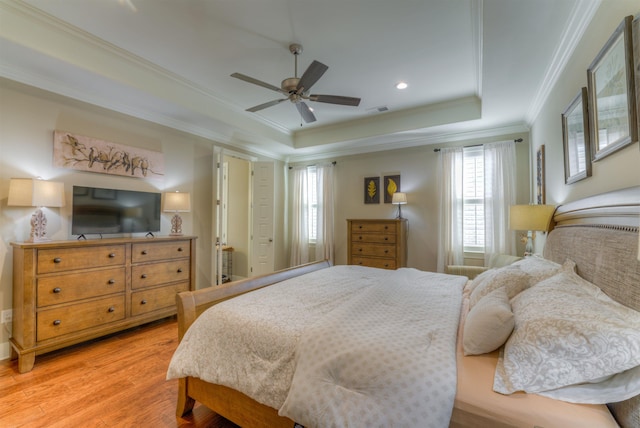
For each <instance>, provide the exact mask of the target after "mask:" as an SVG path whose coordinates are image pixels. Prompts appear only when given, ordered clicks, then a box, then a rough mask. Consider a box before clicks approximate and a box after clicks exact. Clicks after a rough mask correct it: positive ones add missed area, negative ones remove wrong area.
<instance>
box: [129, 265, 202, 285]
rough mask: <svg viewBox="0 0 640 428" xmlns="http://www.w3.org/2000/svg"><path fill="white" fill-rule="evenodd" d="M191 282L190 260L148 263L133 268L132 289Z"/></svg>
mask: <svg viewBox="0 0 640 428" xmlns="http://www.w3.org/2000/svg"><path fill="white" fill-rule="evenodd" d="M188 280H189V260H188V259H186V260H174V261H167V262H162V263H147V264H144V265H136V266H132V267H131V288H132V289H137V288H145V287H153V286H154V285H162V284H167V283H169V282H176V281H188Z"/></svg>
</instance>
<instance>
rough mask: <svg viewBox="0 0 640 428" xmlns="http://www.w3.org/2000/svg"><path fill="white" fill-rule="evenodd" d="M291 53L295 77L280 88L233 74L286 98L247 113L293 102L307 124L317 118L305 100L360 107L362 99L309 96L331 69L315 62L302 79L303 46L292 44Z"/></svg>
mask: <svg viewBox="0 0 640 428" xmlns="http://www.w3.org/2000/svg"><path fill="white" fill-rule="evenodd" d="M289 52H291V53H292V54H293V56H294V58H295V60H294V62H295V63H294V77H288V78H286V79H284V80H283V81H282V82H281V83H280V87H279V88H278V87H277V86H274V85H271V84H269V83H266V82H263V81H261V80H258V79H255V78H253V77H250V76H246V75H244V74H241V73H233V74H232V75H231V77H235V78H236V79H240V80H244V81H245V82H248V83H252V84H254V85H258V86H262V87H263V88H266V89H270V90H272V91H275V92H279V93H281V94H282V95H284V96H286V98H281V99H277V100H272V101H269V102H266V103H264V104H259V105H257V106H253V107H250V108H248V109H246V111H249V112H252V113H255V112H257V111H260V110H263V109H265V108H268V107H272V106H274V105H276V104H280V103H281V102H283V101H287V100H289V101H291V102H292V103H294V104H295V105H296V108H297V109H298V112H299V113H300V116H301V117H302V119H303V120H304V121H305V122H306V123H311V122H315V121H316V117H315V115H314V114H313V111H312V109H311V108H309V106H308V105H307V104H306V103H305V102H304V101H305V100H308V101H314V102H319V103H327V104H338V105H344V106H353V107H357V106H358V105H360V98H354V97H345V96H342V95H318V94H308V91H309V89H311V87H312V86H313V85H314V84H315V83H316V82H317V81H318V80H319V79H320V78H321V77H322V75H323V74H324V73H325V72H326V71H327V70H328V69H329V67H328V66H326V65H324V64H323V63H321V62H319V61H315V60H314V61H313V62H312V63H311V65H309V67H307V69H306V70H305V72H304V73H303V74H302V77H300V78H298V55H300V54H301V53H302V45H300V44H297V43H292V44H291V45H289Z"/></svg>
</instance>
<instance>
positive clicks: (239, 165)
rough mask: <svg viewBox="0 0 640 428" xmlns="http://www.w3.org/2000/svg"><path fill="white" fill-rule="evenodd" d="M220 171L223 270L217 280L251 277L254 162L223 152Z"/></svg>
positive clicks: (221, 269) (219, 250)
mask: <svg viewBox="0 0 640 428" xmlns="http://www.w3.org/2000/svg"><path fill="white" fill-rule="evenodd" d="M220 174H221V177H220V178H221V187H222V189H221V191H220V192H219V196H220V197H219V198H218V200H219V201H220V205H219V208H220V213H219V215H218V219H219V221H220V222H221V224H220V228H219V234H218V240H217V243H218V245H217V246H216V247H217V251H218V252H221V254H219V255H218V256H219V257H218V266H219V268H220V272H218V275H216V277H217V278H218V283H220V281H221V282H223V283H224V282H228V281H235V280H238V279H243V278H246V277H248V276H250V275H249V260H250V244H251V236H250V229H251V161H249V160H247V159H242V158H239V157H235V156H231V155H228V154H223V155H222V162H221V164H220ZM220 273H221V274H222V278H220V275H219V274H220Z"/></svg>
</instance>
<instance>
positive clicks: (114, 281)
mask: <svg viewBox="0 0 640 428" xmlns="http://www.w3.org/2000/svg"><path fill="white" fill-rule="evenodd" d="M107 282H108V283H109V284H115V283H116V280H115V279H110V280H109V281H107Z"/></svg>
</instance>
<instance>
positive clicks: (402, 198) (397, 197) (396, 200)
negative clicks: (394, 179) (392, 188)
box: [391, 192, 407, 205]
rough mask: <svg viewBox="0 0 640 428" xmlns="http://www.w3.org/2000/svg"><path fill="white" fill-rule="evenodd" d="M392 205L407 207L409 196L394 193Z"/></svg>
mask: <svg viewBox="0 0 640 428" xmlns="http://www.w3.org/2000/svg"><path fill="white" fill-rule="evenodd" d="M391 203H392V204H394V205H405V204H406V203H407V194H406V193H402V192H396V193H394V194H393V197H392V199H391Z"/></svg>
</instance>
